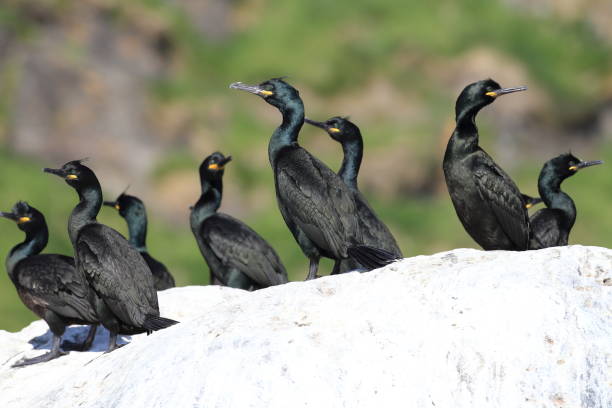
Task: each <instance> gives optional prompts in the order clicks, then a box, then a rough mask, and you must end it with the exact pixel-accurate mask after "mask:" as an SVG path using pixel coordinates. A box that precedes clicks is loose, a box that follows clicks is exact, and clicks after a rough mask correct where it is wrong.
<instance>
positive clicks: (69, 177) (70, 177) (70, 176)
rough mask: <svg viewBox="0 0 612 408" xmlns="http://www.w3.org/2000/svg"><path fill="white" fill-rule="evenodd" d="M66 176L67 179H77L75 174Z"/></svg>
mask: <svg viewBox="0 0 612 408" xmlns="http://www.w3.org/2000/svg"><path fill="white" fill-rule="evenodd" d="M66 178H67V179H68V180H76V179H78V177H77V175H76V174H69V175H67V176H66Z"/></svg>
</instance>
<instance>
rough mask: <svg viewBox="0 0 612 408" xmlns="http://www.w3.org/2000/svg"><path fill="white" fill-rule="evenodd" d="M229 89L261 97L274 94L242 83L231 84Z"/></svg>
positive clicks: (256, 86)
mask: <svg viewBox="0 0 612 408" xmlns="http://www.w3.org/2000/svg"><path fill="white" fill-rule="evenodd" d="M229 87H230V88H232V89H239V90H241V91H247V92H250V93H252V94H255V95H259V96H263V97H266V96H270V95H274V92H272V91H267V90H265V89H262V88H260V87H259V86H258V85H247V84H244V83H242V82H233V83H231V84H230V86H229Z"/></svg>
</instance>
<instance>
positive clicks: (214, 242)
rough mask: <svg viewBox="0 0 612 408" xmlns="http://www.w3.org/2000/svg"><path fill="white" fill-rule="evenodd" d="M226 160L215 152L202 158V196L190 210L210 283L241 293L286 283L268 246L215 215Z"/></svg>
mask: <svg viewBox="0 0 612 408" xmlns="http://www.w3.org/2000/svg"><path fill="white" fill-rule="evenodd" d="M230 160H231V156H228V157H225V156H224V155H223V154H221V153H219V152H215V153H213V154H211V155H210V156H208V157H207V158H206V159H204V161H203V162H202V164H201V165H200V183H201V185H202V194H201V195H200V199H199V200H198V202H197V203H196V204H195V205H194V206H193V207H192V209H191V216H190V224H191V231H192V232H193V235H194V236H195V239H196V241H197V242H198V247H199V248H200V252H202V256H204V259H205V260H206V263H208V267H209V269H210V274H211V283H212V284H221V285H226V286H230V287H233V288H239V289H245V290H254V289H260V288H265V287H268V286H273V285H280V284H283V283H287V281H288V279H287V271H286V270H285V267H284V266H283V264H282V262H281V260H280V258H279V257H278V255H277V254H276V252H275V251H274V249H273V248H272V247H271V246H270V244H268V243H267V242H266V240H264V239H263V238H262V237H261V236H260V235H259V234H257V233H256V232H255V231H253V230H252V229H251V228H249V226H248V225H246V224H244V223H243V222H242V221H240V220H237V219H236V218H234V217H231V216H229V215H227V214H223V213H220V212H217V210H218V209H219V206H220V205H221V198H222V195H223V180H222V179H223V173H224V167H225V165H226V164H227V163H228V162H229V161H230Z"/></svg>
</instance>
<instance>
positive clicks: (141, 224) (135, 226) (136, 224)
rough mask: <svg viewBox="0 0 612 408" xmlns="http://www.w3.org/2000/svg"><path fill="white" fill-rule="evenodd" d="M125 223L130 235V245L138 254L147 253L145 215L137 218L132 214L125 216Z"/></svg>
mask: <svg viewBox="0 0 612 408" xmlns="http://www.w3.org/2000/svg"><path fill="white" fill-rule="evenodd" d="M125 221H126V222H127V225H128V231H129V233H130V239H129V242H130V245H132V246H133V247H134V248H136V249H137V250H138V251H140V252H146V251H147V243H146V241H147V215H146V214H142V215H139V216H138V217H136V216H134V215H133V214H129V213H128V214H127V216H126V217H125Z"/></svg>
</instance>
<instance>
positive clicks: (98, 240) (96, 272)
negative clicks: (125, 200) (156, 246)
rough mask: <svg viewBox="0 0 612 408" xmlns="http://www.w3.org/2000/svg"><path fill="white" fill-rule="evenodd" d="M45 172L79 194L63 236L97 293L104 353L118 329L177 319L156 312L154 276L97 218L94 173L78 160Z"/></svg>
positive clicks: (148, 328) (143, 328) (138, 329)
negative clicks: (104, 335)
mask: <svg viewBox="0 0 612 408" xmlns="http://www.w3.org/2000/svg"><path fill="white" fill-rule="evenodd" d="M44 171H45V172H46V173H51V174H55V175H56V176H59V177H61V178H62V179H64V180H65V181H66V183H67V184H68V185H69V186H70V187H72V188H73V189H75V190H76V192H77V193H78V195H79V203H78V204H77V206H76V207H75V208H74V210H73V211H72V213H71V214H70V219H69V221H68V235H69V236H70V241H71V242H72V246H73V247H74V255H75V261H76V267H77V269H78V270H79V271H80V272H82V273H84V275H85V277H86V279H87V281H88V282H89V285H90V286H91V287H92V288H93V290H94V291H95V292H96V294H97V295H98V297H97V298H96V302H95V309H96V313H97V315H98V318H99V319H100V322H101V323H102V325H104V327H106V328H107V329H108V330H109V331H110V340H109V346H108V351H112V350H114V349H115V348H117V347H118V346H117V334H118V333H123V334H136V333H143V332H147V333H150V332H152V331H153V330H160V329H164V328H166V327H168V326H171V325H173V324H176V323H178V322H176V321H174V320H171V319H166V318H164V317H160V316H159V306H158V302H157V291H156V290H155V286H154V284H153V277H152V276H151V271H150V270H149V267H148V266H147V264H146V263H145V261H144V259H143V258H142V256H140V254H139V253H138V251H136V249H134V248H133V247H132V246H131V245H130V244H129V243H128V241H127V240H126V239H125V238H124V237H123V236H122V235H121V234H119V233H118V232H117V231H115V230H114V229H112V228H110V227H108V226H106V225H104V224H100V223H98V222H97V220H96V216H97V215H98V212H100V208H101V207H102V189H101V187H100V183H99V182H98V178H97V177H96V175H95V174H94V172H93V171H92V170H91V169H90V168H89V167H87V166H84V165H83V164H82V163H81V161H80V160H75V161H71V162H68V163H66V164H64V165H63V166H62V168H60V169H49V168H46V169H44Z"/></svg>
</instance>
